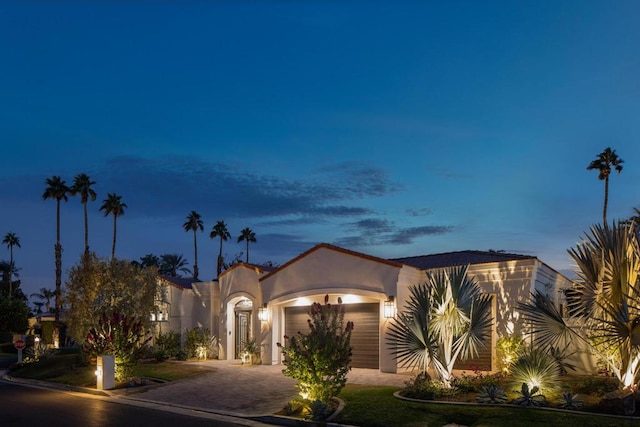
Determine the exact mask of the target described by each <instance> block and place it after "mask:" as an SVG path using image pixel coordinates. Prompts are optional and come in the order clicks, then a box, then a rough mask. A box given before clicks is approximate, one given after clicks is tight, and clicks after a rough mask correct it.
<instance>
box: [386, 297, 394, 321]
mask: <svg viewBox="0 0 640 427" xmlns="http://www.w3.org/2000/svg"><path fill="white" fill-rule="evenodd" d="M395 315H396V301H395V298H394V297H393V295H391V296H389V298H387V300H386V301H385V302H384V318H385V319H391V318H393V317H395Z"/></svg>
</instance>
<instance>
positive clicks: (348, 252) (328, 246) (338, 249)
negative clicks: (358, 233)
mask: <svg viewBox="0 0 640 427" xmlns="http://www.w3.org/2000/svg"><path fill="white" fill-rule="evenodd" d="M320 249H329V250H332V251H336V252H342V253H343V254H346V255H351V256H355V257H358V258H362V259H366V260H369V261H374V262H379V263H381V264H387V265H390V266H392V267H397V268H402V267H404V266H407V267H411V266H410V265H406V264H402V263H400V262H396V261H392V260H388V259H384V258H378V257H376V256H373V255H367V254H363V253H362V252H356V251H352V250H350V249H345V248H341V247H339V246H335V245H331V244H329V243H319V244H317V245H315V246H314V247H312V248H311V249H309V250H307V251H306V252H303V253H301V254H300V255H298V256H297V257H295V258H293V259H291V260H289V261H288V262H286V263H284V264H282V265H281V266H280V267H278V268H276V269H275V270H273V271H270V272H269V273H267V274H265V275H264V276H262V277H261V278H260V279H259V281H263V280H264V279H266V278H268V277H271V276H273V275H274V274H276V273H278V272H279V271H281V270H284V269H285V268H287V267H288V266H290V265H291V264H293V263H295V262H298V261H299V260H301V259H302V258H304V257H306V256H307V255H310V254H312V253H313V252H315V251H317V250H320ZM412 268H415V267H412Z"/></svg>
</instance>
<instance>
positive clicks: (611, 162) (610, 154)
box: [587, 147, 624, 227]
mask: <svg viewBox="0 0 640 427" xmlns="http://www.w3.org/2000/svg"><path fill="white" fill-rule="evenodd" d="M622 163H624V160H622V159H621V158H619V157H618V155H617V154H616V150H612V149H611V148H610V147H607V148H605V149H604V151H603V152H602V153H600V154H598V157H596V158H595V160H592V161H591V163H589V166H587V170H594V169H595V170H597V171H598V179H600V180H604V205H603V207H602V224H604V226H605V227H606V225H607V205H608V203H609V175H610V174H611V168H613V169H615V170H616V171H617V172H618V173H620V172H622Z"/></svg>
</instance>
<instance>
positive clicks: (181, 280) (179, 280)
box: [160, 275, 200, 289]
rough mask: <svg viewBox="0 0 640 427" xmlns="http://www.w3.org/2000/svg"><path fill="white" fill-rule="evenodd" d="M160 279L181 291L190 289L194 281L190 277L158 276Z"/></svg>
mask: <svg viewBox="0 0 640 427" xmlns="http://www.w3.org/2000/svg"><path fill="white" fill-rule="evenodd" d="M160 278H161V279H163V280H166V281H167V282H169V283H171V284H172V285H175V286H177V287H179V288H183V289H191V287H192V285H193V283H194V281H193V278H192V277H171V276H162V275H161V276H160ZM199 281H200V280H197V281H196V282H199Z"/></svg>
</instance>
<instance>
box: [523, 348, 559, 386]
mask: <svg viewBox="0 0 640 427" xmlns="http://www.w3.org/2000/svg"><path fill="white" fill-rule="evenodd" d="M511 375H512V384H513V385H514V386H515V387H519V386H520V384H522V383H525V384H527V387H528V388H529V389H530V390H533V388H534V387H535V388H537V389H538V390H540V391H541V392H543V393H546V394H549V393H554V392H555V391H556V390H557V389H558V381H559V375H560V368H559V366H558V362H557V361H556V360H555V359H554V358H553V356H551V355H549V354H548V353H546V352H544V351H542V350H540V349H537V348H529V349H527V350H525V351H524V352H523V353H521V354H520V356H519V357H518V360H516V361H515V363H514V364H513V365H512V367H511Z"/></svg>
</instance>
